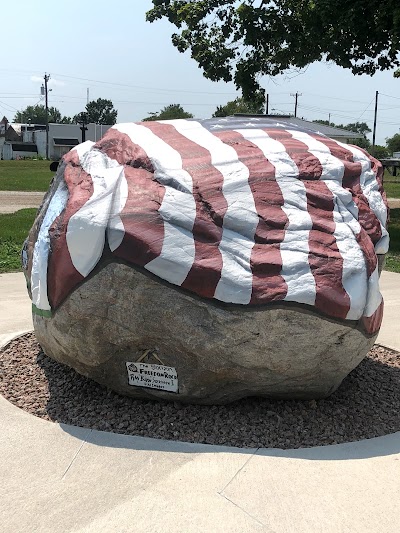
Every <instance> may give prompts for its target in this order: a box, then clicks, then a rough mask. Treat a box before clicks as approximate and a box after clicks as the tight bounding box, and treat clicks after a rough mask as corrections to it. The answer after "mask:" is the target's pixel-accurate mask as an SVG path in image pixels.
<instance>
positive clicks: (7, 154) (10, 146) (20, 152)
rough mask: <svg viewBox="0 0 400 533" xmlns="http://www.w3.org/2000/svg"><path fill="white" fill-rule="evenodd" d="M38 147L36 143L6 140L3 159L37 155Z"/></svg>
mask: <svg viewBox="0 0 400 533" xmlns="http://www.w3.org/2000/svg"><path fill="white" fill-rule="evenodd" d="M37 155H38V149H37V146H36V144H35V143H26V142H18V141H5V143H4V145H3V159H6V160H10V159H21V158H23V157H36V156H37Z"/></svg>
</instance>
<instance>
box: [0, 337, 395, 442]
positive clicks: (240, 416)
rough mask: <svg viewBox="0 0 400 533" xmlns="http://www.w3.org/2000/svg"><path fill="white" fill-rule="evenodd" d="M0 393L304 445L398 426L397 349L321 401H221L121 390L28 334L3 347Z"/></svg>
mask: <svg viewBox="0 0 400 533" xmlns="http://www.w3.org/2000/svg"><path fill="white" fill-rule="evenodd" d="M0 394H2V395H3V396H4V397H5V398H6V399H7V400H9V401H10V402H11V403H13V404H14V405H16V406H17V407H20V408H21V409H24V410H25V411H27V412H29V413H31V414H33V415H35V416H38V417H40V418H44V419H45V420H51V421H53V422H60V423H65V424H73V425H75V426H81V427H86V428H93V429H98V430H102V431H112V432H115V433H123V434H126V435H141V436H144V437H153V438H161V439H173V440H179V441H186V442H201V443H206V444H221V445H228V446H239V447H265V448H271V447H272V448H283V449H287V448H302V447H311V446H321V445H328V444H337V443H343V442H351V441H356V440H360V439H365V438H372V437H378V436H381V435H387V434H388V433H393V432H396V431H400V353H398V352H395V351H393V350H390V349H387V348H383V347H382V346H379V345H376V346H374V347H373V349H372V350H371V351H370V352H369V354H368V356H367V357H366V359H364V361H363V362H362V363H361V364H360V365H359V366H358V367H357V368H356V369H355V370H354V371H353V372H352V373H351V374H350V375H349V376H348V377H347V378H346V379H345V381H344V382H343V384H342V385H341V387H340V388H339V390H338V391H337V392H336V393H334V394H333V395H332V396H330V397H329V398H328V399H325V400H317V401H315V400H311V401H278V400H268V399H263V398H246V399H243V400H240V401H237V402H234V403H232V404H229V405H224V406H202V405H184V404H180V403H179V402H173V403H167V402H156V401H153V400H136V399H132V398H127V397H124V396H120V395H118V394H116V393H114V392H112V391H110V390H108V389H106V388H105V387H102V386H101V385H98V384H97V383H95V382H94V381H92V380H90V379H87V378H84V377H82V376H80V375H79V374H77V373H76V372H75V371H74V370H72V369H70V368H69V367H66V366H64V365H61V364H59V363H56V362H55V361H53V360H52V359H50V358H49V357H47V356H46V355H44V353H43V352H42V351H41V348H40V346H39V344H38V343H37V342H36V338H35V336H34V334H33V333H29V334H26V335H23V336H22V337H19V338H18V339H16V340H14V341H12V342H11V343H10V344H8V345H7V346H6V347H5V348H4V349H3V350H2V351H1V352H0Z"/></svg>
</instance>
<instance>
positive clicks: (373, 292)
mask: <svg viewBox="0 0 400 533" xmlns="http://www.w3.org/2000/svg"><path fill="white" fill-rule="evenodd" d="M381 302H382V294H381V293H380V291H379V271H378V265H377V266H376V268H375V270H374V271H373V272H372V274H371V275H370V277H369V280H368V295H367V305H366V306H365V311H364V316H372V315H373V314H374V313H375V311H376V310H377V309H378V307H379V306H380V304H381Z"/></svg>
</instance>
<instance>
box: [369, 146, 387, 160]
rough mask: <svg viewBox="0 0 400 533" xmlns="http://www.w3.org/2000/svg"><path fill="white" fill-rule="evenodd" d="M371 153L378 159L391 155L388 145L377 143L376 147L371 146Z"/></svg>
mask: <svg viewBox="0 0 400 533" xmlns="http://www.w3.org/2000/svg"><path fill="white" fill-rule="evenodd" d="M370 153H371V155H373V156H374V157H376V159H386V158H387V157H389V151H388V149H387V148H386V146H381V145H379V144H376V145H375V146H374V148H371V150H370Z"/></svg>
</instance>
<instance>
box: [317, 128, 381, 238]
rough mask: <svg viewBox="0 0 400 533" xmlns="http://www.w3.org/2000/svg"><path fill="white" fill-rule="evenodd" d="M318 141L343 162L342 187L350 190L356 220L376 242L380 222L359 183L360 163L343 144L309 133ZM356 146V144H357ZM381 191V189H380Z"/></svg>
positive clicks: (379, 236) (379, 233)
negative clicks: (355, 208) (356, 213)
mask: <svg viewBox="0 0 400 533" xmlns="http://www.w3.org/2000/svg"><path fill="white" fill-rule="evenodd" d="M311 136H312V137H314V138H315V139H317V140H318V141H320V142H322V143H323V144H325V146H327V147H328V148H329V150H330V152H331V154H332V155H333V156H334V157H337V158H338V159H340V160H341V161H342V163H343V164H344V176H343V181H342V187H343V188H345V189H348V190H349V191H351V193H352V195H353V200H354V203H355V204H356V206H357V208H358V221H359V222H360V224H361V226H362V227H363V228H364V230H365V231H366V232H367V233H368V235H369V237H370V239H371V240H372V242H373V243H374V244H376V243H377V242H378V241H379V240H380V239H381V237H382V229H381V224H380V222H379V220H378V218H377V217H376V215H375V213H374V212H373V211H372V210H371V209H370V207H369V203H368V200H367V198H366V197H365V196H364V193H363V191H362V189H361V185H360V176H361V172H362V167H361V163H359V162H354V159H353V153H352V152H351V151H350V150H347V149H346V148H344V147H343V146H340V145H339V144H338V143H337V142H336V141H334V140H333V139H328V138H327V137H320V136H318V135H311ZM357 148H358V146H357ZM382 192H383V191H382Z"/></svg>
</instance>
